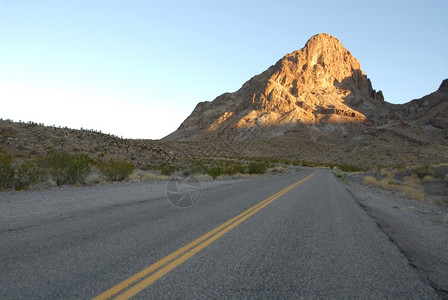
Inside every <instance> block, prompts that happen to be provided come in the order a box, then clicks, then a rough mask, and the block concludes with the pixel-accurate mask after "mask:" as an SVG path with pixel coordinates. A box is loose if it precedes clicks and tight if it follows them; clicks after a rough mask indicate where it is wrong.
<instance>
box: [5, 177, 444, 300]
mask: <svg viewBox="0 0 448 300" xmlns="http://www.w3.org/2000/svg"><path fill="white" fill-rule="evenodd" d="M154 186H155V185H146V184H135V185H112V186H110V187H108V186H103V187H90V188H79V189H75V188H71V189H66V190H62V191H60V190H58V191H49V192H42V191H36V192H26V193H24V194H17V193H2V194H0V197H1V198H0V214H1V217H2V222H1V227H0V238H1V265H0V288H1V298H2V299H18V298H20V299H90V298H94V297H97V296H99V297H98V298H97V299H103V298H105V297H107V296H108V293H109V294H114V296H119V297H122V298H127V297H129V296H133V297H134V298H135V299H159V298H171V299H210V298H233V299H239V298H262V299H268V298H269V299H280V298H290V299H297V298H306V299H309V298H312V299H342V298H343V299H347V298H358V299H359V298H362V299H364V298H369V299H379V298H382V299H422V298H424V299H438V295H437V294H436V292H435V291H434V290H433V289H432V288H431V287H430V285H429V284H428V283H426V282H424V281H423V280H422V279H421V278H420V277H419V275H418V273H417V271H416V270H415V269H414V268H413V267H412V266H411V265H410V264H409V262H408V261H407V260H406V258H405V257H404V256H403V255H402V253H401V252H400V251H399V249H398V248H397V247H396V246H395V245H394V244H393V243H392V242H391V241H390V240H389V239H388V237H387V236H386V235H385V234H384V233H383V232H382V231H381V230H380V229H379V228H378V226H377V225H376V224H375V222H374V221H373V220H372V219H370V217H368V216H367V215H366V213H365V212H364V211H363V210H362V209H361V208H360V206H359V205H358V204H357V203H356V201H355V200H354V199H353V198H352V197H351V195H350V194H349V193H348V192H347V191H346V190H345V188H344V187H343V185H342V184H341V183H340V182H339V181H337V180H336V178H335V177H334V176H333V174H332V173H331V171H329V170H324V169H320V170H313V169H307V170H304V171H302V172H298V173H294V174H290V175H285V176H279V177H273V178H263V179H255V180H245V181H233V182H228V183H221V184H215V185H214V186H207V185H205V184H204V188H203V189H202V192H201V194H200V198H199V201H198V202H197V203H195V204H194V205H193V206H191V207H188V208H177V207H175V206H173V205H171V204H170V203H169V202H168V201H167V199H166V198H165V197H161V196H160V195H161V190H160V188H161V186H162V185H157V189H158V190H157V192H154V195H151V194H150V193H151V191H152V190H154V189H155V188H154ZM42 195H46V196H45V197H44V196H42ZM61 195H64V196H63V197H64V201H65V202H64V201H61V200H60V199H61V197H62V196H61ZM105 195H106V196H105ZM55 196H57V197H58V199H52V197H55ZM22 198H23V199H22ZM98 199H101V201H100V200H98ZM33 200H34V201H33ZM36 201H37V204H36ZM39 201H41V202H42V203H43V205H42V208H40V206H39ZM48 201H55V202H54V203H56V204H55V207H54V209H53V210H49V209H48V204H45V203H48ZM77 201H78V202H79V203H81V204H79V205H76V204H75V205H73V202H77ZM263 201H264V202H263ZM70 203H72V204H71V205H69V204H70ZM44 204H45V205H44ZM28 205H29V206H31V207H33V209H32V210H33V211H32V212H30V211H29V209H27V206H28ZM20 207H22V209H21V208H20ZM222 224H224V225H222ZM220 225H221V227H219V226H220ZM186 245H187V247H185V246H186ZM179 249H180V250H179ZM173 253H174V254H173ZM167 256H168V258H167ZM154 264H156V267H154ZM157 268H159V269H157ZM152 269H154V270H152ZM139 272H140V273H139ZM136 274H137V275H136ZM128 287H129V289H127V288H128Z"/></svg>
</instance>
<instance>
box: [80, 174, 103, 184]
mask: <svg viewBox="0 0 448 300" xmlns="http://www.w3.org/2000/svg"><path fill="white" fill-rule="evenodd" d="M105 181H106V179H105V178H104V176H102V175H101V174H98V173H91V174H89V175H88V176H87V177H86V179H85V183H86V184H98V183H102V182H105Z"/></svg>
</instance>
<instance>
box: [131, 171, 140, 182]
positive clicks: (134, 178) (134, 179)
mask: <svg viewBox="0 0 448 300" xmlns="http://www.w3.org/2000/svg"><path fill="white" fill-rule="evenodd" d="M128 179H129V181H131V182H140V181H141V180H142V176H141V174H138V173H132V174H131V175H129V176H128Z"/></svg>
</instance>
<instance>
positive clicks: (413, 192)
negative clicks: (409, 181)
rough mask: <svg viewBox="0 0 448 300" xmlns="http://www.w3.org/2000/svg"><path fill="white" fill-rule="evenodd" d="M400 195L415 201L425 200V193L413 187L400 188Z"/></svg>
mask: <svg viewBox="0 0 448 300" xmlns="http://www.w3.org/2000/svg"><path fill="white" fill-rule="evenodd" d="M401 189H402V191H401V193H402V195H403V196H405V197H408V198H411V199H415V200H425V193H424V192H423V191H422V190H421V189H417V188H415V187H413V186H402V187H401Z"/></svg>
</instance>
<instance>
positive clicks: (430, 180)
mask: <svg viewBox="0 0 448 300" xmlns="http://www.w3.org/2000/svg"><path fill="white" fill-rule="evenodd" d="M422 180H423V182H433V181H435V180H436V179H435V178H434V177H432V176H431V175H426V176H425V177H423V179H422Z"/></svg>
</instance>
